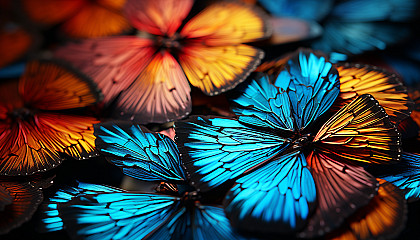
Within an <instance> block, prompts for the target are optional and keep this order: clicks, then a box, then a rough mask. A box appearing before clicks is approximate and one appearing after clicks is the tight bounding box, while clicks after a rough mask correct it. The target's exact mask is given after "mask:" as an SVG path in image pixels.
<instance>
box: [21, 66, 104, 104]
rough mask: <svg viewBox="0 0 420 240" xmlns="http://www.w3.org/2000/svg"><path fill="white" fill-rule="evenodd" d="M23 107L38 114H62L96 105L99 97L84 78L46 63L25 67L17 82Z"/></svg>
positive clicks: (92, 86) (94, 88) (63, 68)
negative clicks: (43, 111)
mask: <svg viewBox="0 0 420 240" xmlns="http://www.w3.org/2000/svg"><path fill="white" fill-rule="evenodd" d="M19 93H20V95H21V97H22V99H23V101H24V102H25V103H26V104H30V105H31V107H35V108H37V109H42V110H64V109H71V108H80V107H86V106H89V105H92V104H94V103H96V102H97V101H98V100H99V98H100V94H99V91H98V90H97V89H96V86H95V85H94V84H93V83H92V82H91V81H90V80H89V79H87V77H85V76H83V75H81V74H80V73H76V72H73V71H70V70H69V67H65V66H64V65H59V64H57V63H54V62H49V61H33V62H30V63H28V64H27V66H26V70H25V72H24V74H23V75H22V77H21V79H20V82H19Z"/></svg>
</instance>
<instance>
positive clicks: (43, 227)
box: [38, 182, 123, 232]
mask: <svg viewBox="0 0 420 240" xmlns="http://www.w3.org/2000/svg"><path fill="white" fill-rule="evenodd" d="M122 191H123V190H121V189H117V188H113V187H108V186H103V185H96V184H90V183H82V182H79V183H78V184H77V186H76V187H65V188H62V189H59V190H58V191H57V192H56V193H55V194H54V196H52V197H50V198H49V199H48V200H45V201H44V202H43V203H42V205H41V206H40V211H39V212H41V217H40V220H41V224H40V226H38V227H39V228H38V229H39V230H40V231H42V232H52V231H59V230H62V229H63V228H64V224H63V220H62V219H61V216H60V213H59V212H58V206H59V205H62V204H65V203H67V202H69V201H70V200H72V199H74V198H76V197H78V196H81V195H87V194H97V193H105V192H122Z"/></svg>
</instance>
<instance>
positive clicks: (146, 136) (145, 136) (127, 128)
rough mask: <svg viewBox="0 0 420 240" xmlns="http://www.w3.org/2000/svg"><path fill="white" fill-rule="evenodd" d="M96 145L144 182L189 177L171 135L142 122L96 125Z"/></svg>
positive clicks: (178, 179) (117, 163)
mask: <svg viewBox="0 0 420 240" xmlns="http://www.w3.org/2000/svg"><path fill="white" fill-rule="evenodd" d="M95 136H96V137H97V139H96V146H97V148H98V149H99V151H101V153H102V154H103V155H104V156H105V157H106V158H107V159H108V160H109V161H110V162H111V163H113V164H115V165H117V166H118V167H120V168H122V170H123V172H124V173H125V174H126V175H128V176H131V177H135V178H138V179H140V180H145V181H167V182H182V181H185V180H186V177H185V174H184V169H183V168H182V166H181V160H180V158H179V152H178V148H177V147H176V144H175V142H173V141H172V140H171V139H170V138H168V137H166V136H164V135H162V134H158V133H153V132H150V131H149V130H147V129H146V128H144V127H141V126H140V125H133V124H127V123H126V124H122V123H120V124H117V123H113V122H109V123H104V124H98V125H95Z"/></svg>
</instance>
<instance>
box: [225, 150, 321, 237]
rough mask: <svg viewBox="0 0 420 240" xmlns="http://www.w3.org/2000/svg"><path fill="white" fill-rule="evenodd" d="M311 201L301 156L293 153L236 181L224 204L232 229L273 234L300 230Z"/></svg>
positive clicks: (313, 194) (310, 180) (310, 187)
mask: <svg viewBox="0 0 420 240" xmlns="http://www.w3.org/2000/svg"><path fill="white" fill-rule="evenodd" d="M315 202H316V189H315V182H314V179H313V178H312V176H311V173H310V172H309V169H308V168H307V165H306V160H305V156H304V155H303V153H301V152H300V151H294V152H291V153H287V154H284V155H281V156H278V157H276V158H274V159H273V160H271V161H270V162H268V163H267V164H265V165H263V166H262V167H260V168H258V169H256V170H254V171H253V172H251V173H248V174H247V175H245V176H243V177H241V178H239V179H237V180H236V184H235V185H234V186H233V187H232V188H231V189H230V191H229V192H228V194H227V196H226V199H225V203H224V205H225V211H226V215H227V216H228V218H229V219H230V221H231V223H232V225H233V226H234V227H235V228H237V229H240V230H243V231H253V232H262V233H266V234H273V233H285V232H292V231H296V230H299V229H302V228H303V227H304V226H305V224H306V220H307V219H308V217H309V214H310V212H311V211H312V210H313V208H314V207H315Z"/></svg>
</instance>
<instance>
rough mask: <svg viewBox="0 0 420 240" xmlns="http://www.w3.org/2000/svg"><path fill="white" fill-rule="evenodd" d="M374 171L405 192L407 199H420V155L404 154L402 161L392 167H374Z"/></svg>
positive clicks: (376, 174)
mask: <svg viewBox="0 0 420 240" xmlns="http://www.w3.org/2000/svg"><path fill="white" fill-rule="evenodd" d="M372 171H373V172H374V173H375V176H378V177H380V178H382V179H384V180H386V181H388V182H390V183H392V184H394V185H395V186H397V187H398V188H400V189H402V190H403V191H405V198H406V199H409V200H417V199H419V198H420V155H418V154H412V153H407V152H404V153H403V154H402V155H401V161H400V162H398V163H397V164H394V165H392V166H388V167H387V168H385V166H374V168H373V169H372Z"/></svg>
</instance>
